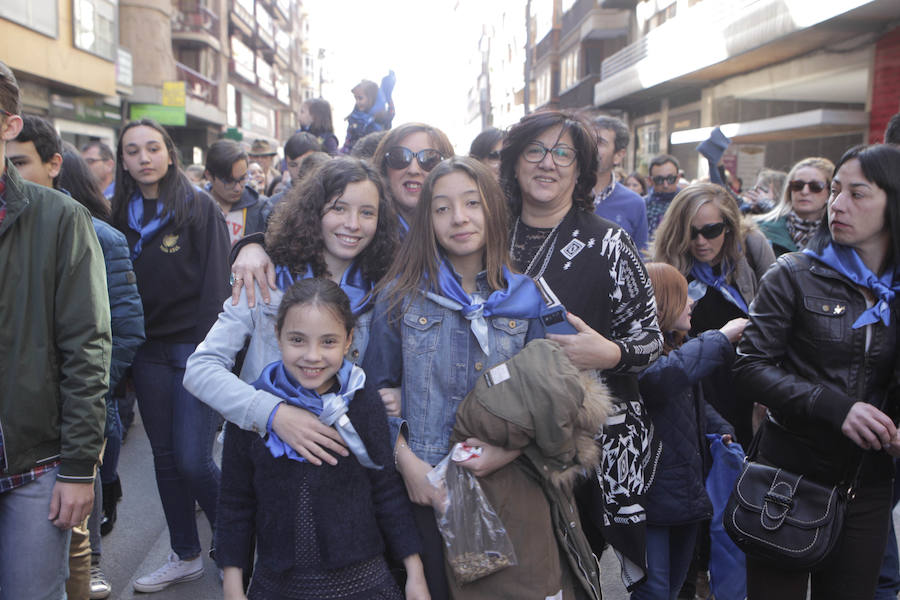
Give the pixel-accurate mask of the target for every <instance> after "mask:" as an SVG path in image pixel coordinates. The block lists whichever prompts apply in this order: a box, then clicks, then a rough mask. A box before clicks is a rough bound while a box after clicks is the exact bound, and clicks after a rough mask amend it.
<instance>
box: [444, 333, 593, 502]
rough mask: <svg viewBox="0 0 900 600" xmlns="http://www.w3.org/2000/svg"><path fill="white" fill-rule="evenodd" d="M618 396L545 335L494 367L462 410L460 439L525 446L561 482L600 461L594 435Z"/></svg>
mask: <svg viewBox="0 0 900 600" xmlns="http://www.w3.org/2000/svg"><path fill="white" fill-rule="evenodd" d="M610 406H611V398H610V395H609V392H608V391H607V389H606V386H604V385H603V383H602V382H600V381H599V380H598V379H597V378H596V376H595V375H593V373H591V372H587V371H584V372H580V371H578V369H576V368H575V366H574V365H572V363H571V362H570V361H569V359H568V358H566V356H565V353H564V352H563V351H562V349H561V348H560V347H559V345H558V344H556V343H555V342H551V341H549V340H544V339H538V340H533V341H532V342H530V343H529V344H528V345H527V346H525V348H523V349H522V351H521V352H519V353H518V354H517V355H516V356H514V357H513V358H512V359H510V360H509V361H507V362H505V363H501V364H500V365H497V366H495V367H493V368H491V369H489V370H487V371H486V372H485V373H484V375H483V376H482V377H481V378H480V379H479V380H478V382H477V383H476V384H475V387H474V389H472V391H471V392H469V394H468V395H467V396H466V398H465V400H463V402H462V404H461V405H460V407H459V410H458V411H457V419H456V425H455V426H454V429H453V436H452V438H453V440H454V441H463V440H465V439H466V438H469V437H475V438H478V439H480V440H482V441H484V442H486V443H489V444H492V445H496V446H501V447H503V448H507V449H518V450H522V452H523V454H524V455H525V457H527V458H528V459H529V460H530V461H531V462H532V463H533V464H534V466H535V467H536V470H537V472H539V473H540V474H541V475H542V476H544V477H546V478H547V480H548V481H549V482H550V483H551V484H552V485H554V486H555V487H557V488H560V489H571V487H572V486H573V485H574V484H575V481H576V480H577V479H578V478H579V477H581V476H582V475H584V473H585V472H586V471H590V470H592V469H594V468H595V467H597V466H598V465H599V464H600V448H599V445H598V444H597V443H596V441H595V437H596V436H597V435H599V433H600V427H601V425H602V424H603V422H604V421H605V420H606V416H607V414H608V413H609V410H610Z"/></svg>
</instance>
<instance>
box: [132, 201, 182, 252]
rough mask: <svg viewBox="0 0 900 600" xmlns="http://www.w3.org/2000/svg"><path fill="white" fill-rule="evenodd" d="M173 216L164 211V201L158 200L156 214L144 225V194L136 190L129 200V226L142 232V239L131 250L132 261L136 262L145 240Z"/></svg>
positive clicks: (157, 231)
mask: <svg viewBox="0 0 900 600" xmlns="http://www.w3.org/2000/svg"><path fill="white" fill-rule="evenodd" d="M171 218H172V213H164V212H163V203H162V202H160V201H159V200H157V201H156V216H155V217H153V219H152V220H151V221H150V222H149V223H147V224H146V225H143V224H142V223H143V222H144V196H143V195H142V194H141V193H140V192H135V193H134V195H133V196H132V197H131V200H129V201H128V227H130V228H131V229H133V230H134V231H136V232H138V233H139V234H141V239H139V240H138V241H137V244H135V245H134V248H133V249H132V250H131V262H134V259H136V258H137V257H138V256H139V255H140V253H141V249H142V248H143V246H144V242H145V241H147V240H149V239H151V238H152V237H153V236H155V235H156V234H157V233H159V230H160V229H162V228H163V227H165V226H166V224H167V223H168V222H169V220H170V219H171Z"/></svg>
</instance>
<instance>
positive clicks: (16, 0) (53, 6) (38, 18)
mask: <svg viewBox="0 0 900 600" xmlns="http://www.w3.org/2000/svg"><path fill="white" fill-rule="evenodd" d="M0 17H3V18H4V19H9V20H10V21H13V22H14V23H18V24H19V25H23V26H25V27H28V28H29V29H34V30H35V31H37V32H38V33H43V34H44V35H46V36H49V37H52V38H56V37H59V29H58V23H59V12H58V7H57V0H29V1H28V2H23V1H22V0H0Z"/></svg>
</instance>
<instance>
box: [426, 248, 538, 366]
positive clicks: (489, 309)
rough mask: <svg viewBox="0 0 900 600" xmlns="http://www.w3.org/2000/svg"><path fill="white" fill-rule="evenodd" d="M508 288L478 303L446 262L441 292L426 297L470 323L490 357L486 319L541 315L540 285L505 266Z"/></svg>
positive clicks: (531, 317) (479, 342)
mask: <svg viewBox="0 0 900 600" xmlns="http://www.w3.org/2000/svg"><path fill="white" fill-rule="evenodd" d="M503 277H504V279H506V289H504V290H496V291H494V292H492V293H491V295H490V296H488V299H487V300H485V301H484V302H481V303H475V301H474V300H473V299H472V297H471V296H470V295H469V294H468V293H467V292H466V291H465V290H464V289H463V288H462V286H461V285H460V284H459V281H458V280H457V278H456V276H455V275H454V274H453V269H452V268H451V267H450V265H449V264H448V263H447V260H446V259H444V260H443V261H441V265H440V270H439V271H438V286H437V287H438V289H439V290H440V293H435V292H425V295H426V296H427V297H428V298H429V299H430V300H433V301H434V302H436V303H438V304H440V305H441V306H443V307H445V308H449V309H451V310H457V311H460V312H461V313H462V315H463V316H464V317H465V318H466V319H468V320H469V326H470V327H471V329H472V333H473V334H474V335H475V339H476V340H478V345H479V346H481V351H482V352H484V353H485V354H487V355H490V347H489V343H488V339H489V338H488V325H487V321H486V320H485V317H492V316H503V317H514V318H517V319H535V318H537V317H538V316H540V314H541V308H542V307H543V306H544V300H543V298H542V297H541V293H540V292H539V291H538V289H537V286H536V285H535V283H534V281H532V280H531V278H530V277H528V276H526V275H520V274H518V273H517V274H513V273H511V272H510V271H509V269H507V268H506V267H503Z"/></svg>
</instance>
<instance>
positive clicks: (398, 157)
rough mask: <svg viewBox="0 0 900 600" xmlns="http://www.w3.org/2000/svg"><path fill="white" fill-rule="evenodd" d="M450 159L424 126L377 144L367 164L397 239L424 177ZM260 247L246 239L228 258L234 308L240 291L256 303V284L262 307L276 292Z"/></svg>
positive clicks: (402, 129)
mask: <svg viewBox="0 0 900 600" xmlns="http://www.w3.org/2000/svg"><path fill="white" fill-rule="evenodd" d="M451 156H453V146H452V144H450V140H449V139H447V136H446V135H445V134H444V132H443V131H441V130H440V129H438V128H437V127H432V126H431V125H426V124H424V123H405V124H403V125H400V126H399V127H396V128H394V129H391V130H390V131H389V132H388V133H387V135H385V136H384V138H382V140H381V142H380V143H379V144H378V147H377V148H376V149H375V156H373V157H372V161H371V163H372V164H373V165H374V166H375V168H376V169H378V171H379V173H381V176H382V178H383V179H384V183H385V185H386V188H387V189H386V190H385V191H386V195H387V198H388V202H389V203H390V204H391V207H392V208H393V209H394V212H395V213H396V214H397V219H398V222H399V232H400V238H401V239H403V238H404V237H405V235H406V232H407V231H409V223H411V222H412V216H413V215H414V214H415V211H416V205H417V204H418V202H419V194H420V193H421V191H422V184H423V183H424V182H425V176H426V175H428V172H429V171H431V170H432V169H433V168H434V167H436V166H437V164H438V163H439V162H441V161H442V160H443V159H444V158H449V157H451ZM262 244H263V236H262V235H257V236H249V237H247V238H244V240H242V241H241V242H238V243H237V244H236V245H235V247H234V250H233V251H232V257H236V258H235V260H234V264H233V265H232V267H231V271H232V273H234V278H233V279H232V288H231V301H232V304H234V305H235V306H236V305H237V303H238V300H239V299H240V296H241V289H242V288H244V287H246V289H247V301H248V303H249V305H250V306H251V307H252V306H253V305H254V304H255V303H256V294H255V290H256V289H257V288H256V286H254V285H253V284H254V283H255V282H257V281H268V287H267V286H264V285H260V286H259V290H260V292H261V293H262V295H263V300H264V301H265V302H266V303H269V290H270V289H273V290H274V289H277V287H276V285H275V270H274V265H273V263H272V261H271V260H270V259H269V256H268V255H267V254H266V251H265V250H264V249H263V247H262Z"/></svg>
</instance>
